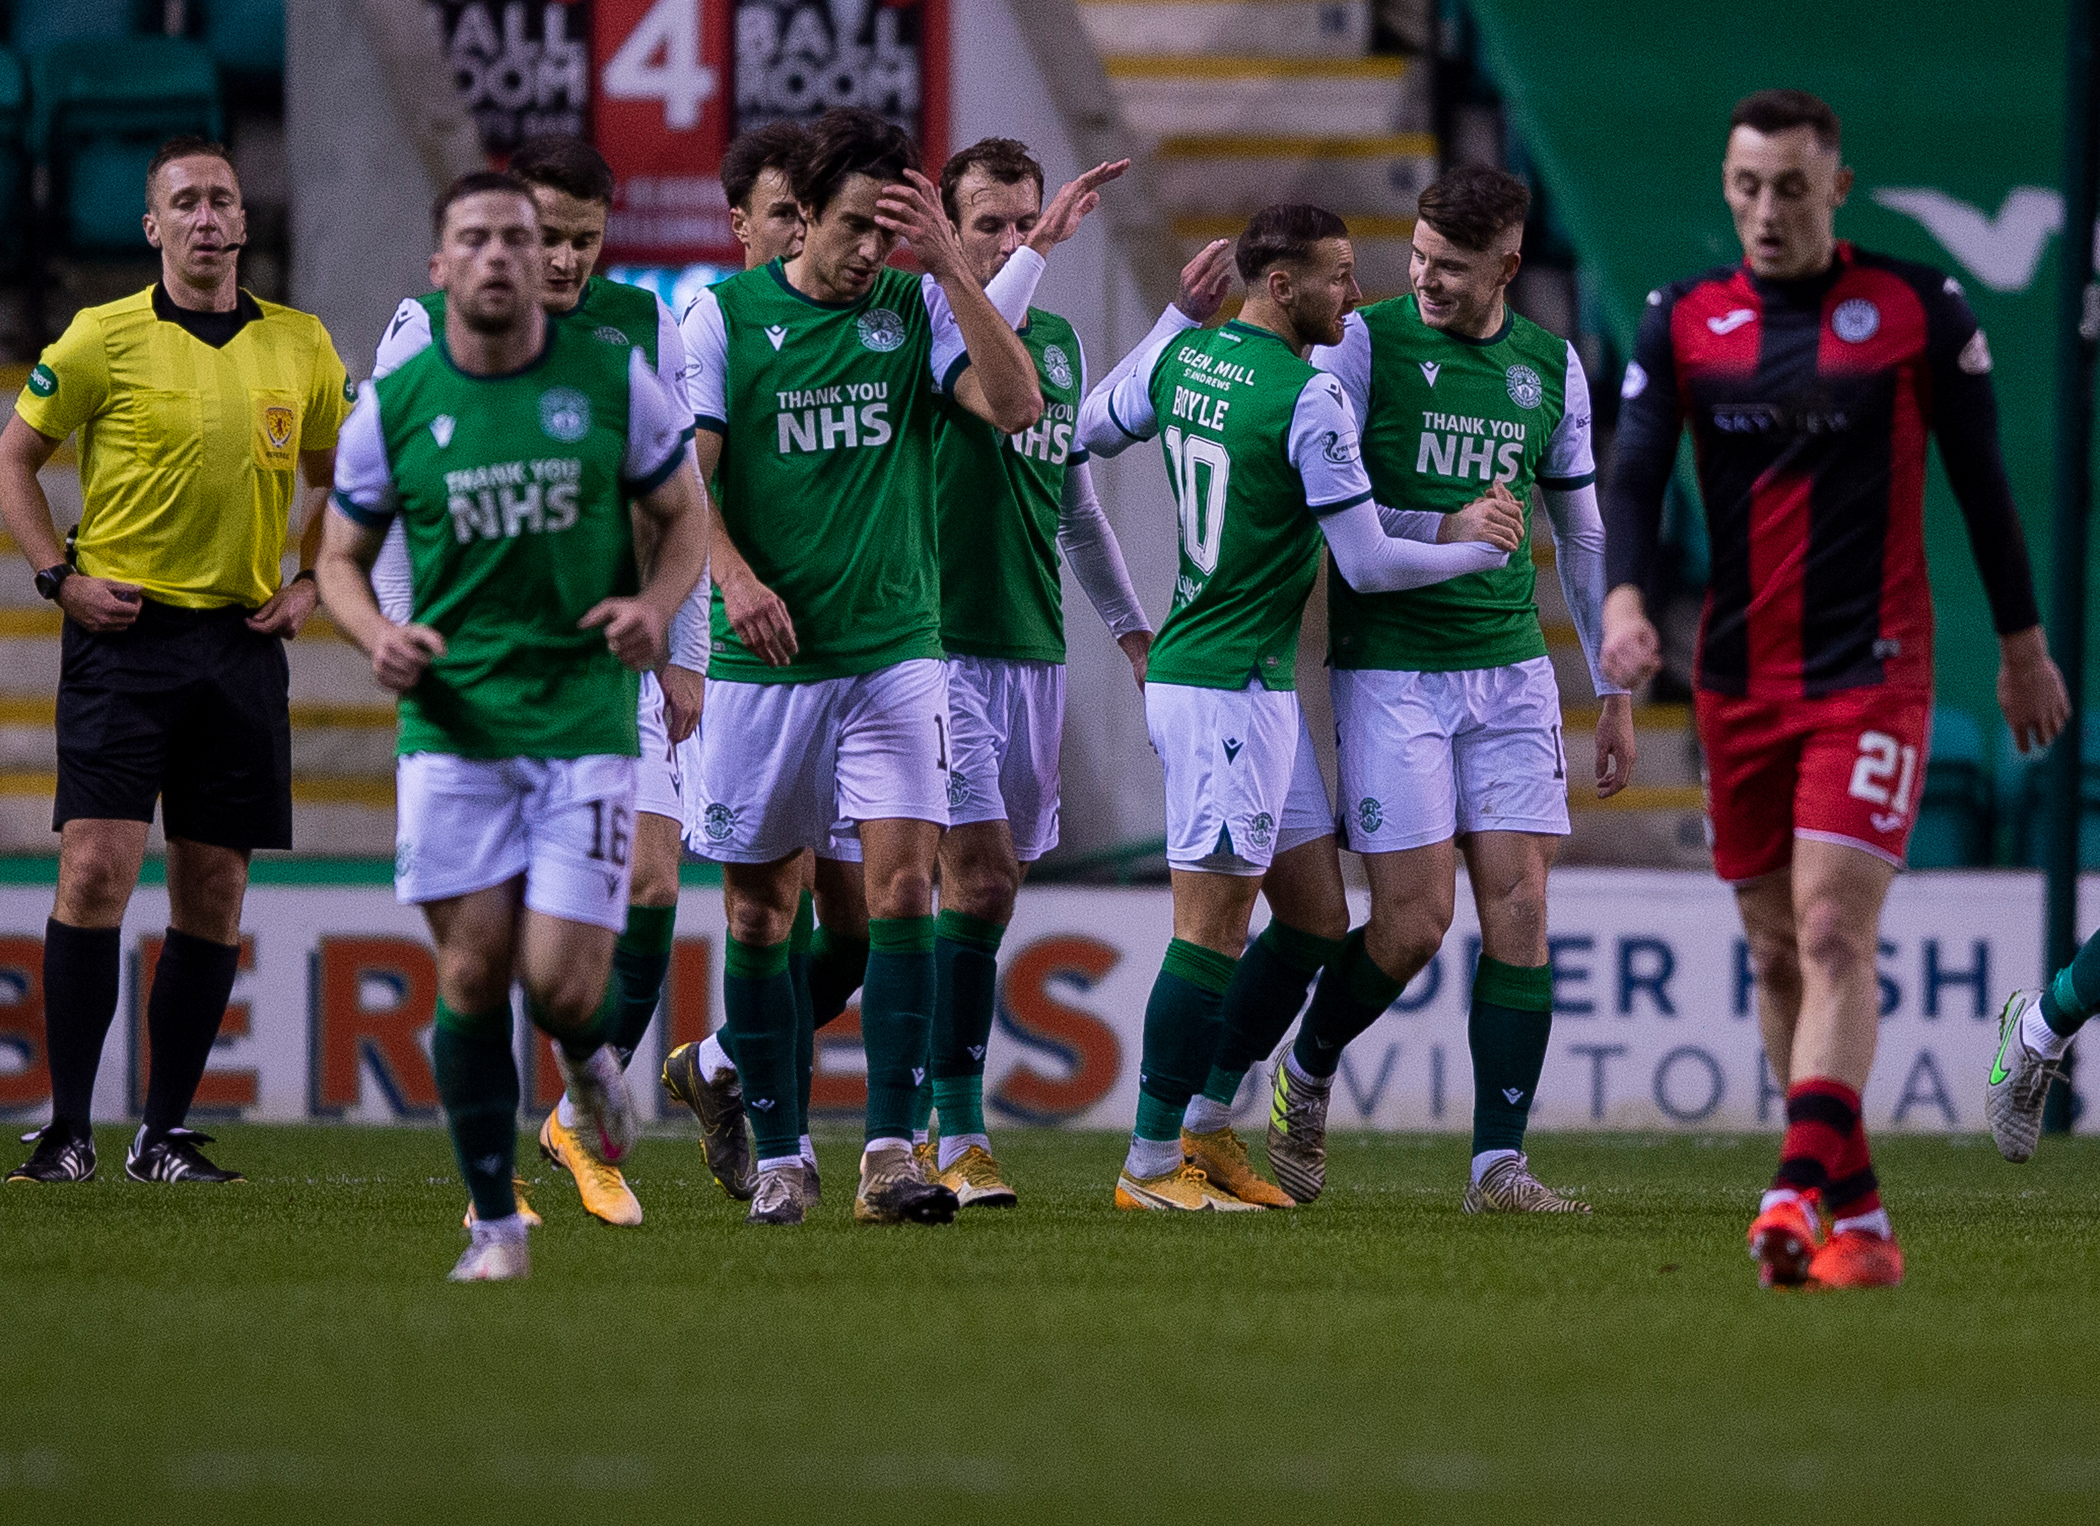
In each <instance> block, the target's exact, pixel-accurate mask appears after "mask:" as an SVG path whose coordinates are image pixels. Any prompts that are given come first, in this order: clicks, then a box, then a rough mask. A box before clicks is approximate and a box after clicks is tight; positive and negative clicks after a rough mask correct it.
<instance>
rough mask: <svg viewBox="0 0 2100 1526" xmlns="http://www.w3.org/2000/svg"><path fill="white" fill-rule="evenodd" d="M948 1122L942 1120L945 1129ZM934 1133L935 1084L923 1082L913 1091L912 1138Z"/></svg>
mask: <svg viewBox="0 0 2100 1526" xmlns="http://www.w3.org/2000/svg"><path fill="white" fill-rule="evenodd" d="M946 1122H947V1120H945V1119H943V1120H942V1125H943V1127H945V1126H946ZM932 1132H933V1083H932V1082H931V1081H921V1082H920V1083H919V1084H918V1085H917V1086H914V1087H913V1088H912V1089H911V1137H912V1138H913V1139H917V1138H918V1137H919V1136H920V1135H921V1134H930V1133H932Z"/></svg>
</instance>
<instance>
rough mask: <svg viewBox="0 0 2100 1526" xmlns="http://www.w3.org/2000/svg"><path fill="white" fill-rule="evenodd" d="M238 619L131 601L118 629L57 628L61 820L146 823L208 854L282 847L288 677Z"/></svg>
mask: <svg viewBox="0 0 2100 1526" xmlns="http://www.w3.org/2000/svg"><path fill="white" fill-rule="evenodd" d="M248 613H249V612H248V611H247V610H245V609H238V608H229V609H177V608H175V607H174V606H172V605H168V604H156V603H154V602H153V601H152V600H150V599H147V600H144V601H142V603H141V606H140V609H139V617H138V619H137V621H135V622H134V623H133V624H132V626H131V628H130V629H128V630H122V631H117V632H115V633H113V634H108V635H97V634H95V633H94V632H92V631H89V630H86V629H84V628H82V627H81V626H79V625H76V624H75V623H74V622H73V621H71V620H68V621H66V627H65V639H64V658H63V662H62V665H61V667H60V669H59V679H58V799H57V802H56V804H55V805H54V807H53V809H52V812H51V827H52V830H53V831H56V830H58V829H59V828H60V827H63V826H64V825H65V824H66V823H67V822H69V821H79V820H89V821H151V820H152V819H153V803H154V801H155V799H156V798H157V799H159V800H160V801H161V802H162V805H163V809H164V810H165V812H166V816H165V820H164V825H165V827H166V829H167V835H168V836H170V837H180V838H185V839H187V840H189V841H191V842H200V843H210V844H212V845H213V846H215V847H221V848H240V849H248V848H289V847H290V846H291V845H292V718H291V669H290V666H289V665H288V664H287V663H286V661H285V656H284V642H283V640H282V639H280V638H279V637H276V636H261V635H257V634H256V633H255V632H254V631H251V630H249V629H248V626H247V619H248Z"/></svg>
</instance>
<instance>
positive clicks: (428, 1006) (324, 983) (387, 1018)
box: [308, 938, 438, 1115]
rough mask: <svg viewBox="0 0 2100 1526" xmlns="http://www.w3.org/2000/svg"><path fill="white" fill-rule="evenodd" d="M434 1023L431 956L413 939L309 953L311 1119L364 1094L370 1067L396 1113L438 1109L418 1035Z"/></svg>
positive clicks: (353, 941) (325, 945) (326, 944)
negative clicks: (364, 1076)
mask: <svg viewBox="0 0 2100 1526" xmlns="http://www.w3.org/2000/svg"><path fill="white" fill-rule="evenodd" d="M436 1018H437V957H436V956H435V955H434V954H432V953H431V951H430V947H429V945H428V944H424V943H420V942H418V941H416V940H415V939H413V938H323V939H322V940H321V944H320V947H319V948H318V949H317V950H316V951H315V953H314V995H313V1020H312V1021H313V1038H312V1046H311V1049H310V1051H309V1053H310V1055H311V1058H310V1060H309V1061H308V1064H309V1066H310V1068H311V1077H310V1081H309V1089H310V1091H311V1094H312V1100H313V1110H314V1111H315V1112H316V1113H340V1112H342V1111H343V1110H344V1109H345V1108H351V1107H355V1106H357V1104H358V1102H359V1101H360V1100H361V1099H362V1097H363V1095H364V1091H363V1084H362V1080H361V1076H360V1072H361V1069H362V1067H363V1066H365V1065H369V1066H371V1068H372V1074H373V1075H374V1077H376V1078H377V1080H378V1082H379V1088H380V1090H381V1091H383V1092H385V1093H386V1099H387V1103H388V1105H389V1106H391V1107H392V1108H393V1110H394V1111H395V1112H397V1113H406V1114H415V1115H428V1114H431V1113H435V1112H436V1111H437V1109H438V1094H437V1078H436V1077H435V1076H433V1075H432V1074H431V1072H430V1060H429V1057H428V1056H427V1055H426V1054H425V1052H424V1049H423V1042H422V1035H423V1033H424V1031H425V1030H426V1029H428V1028H429V1027H430V1025H431V1024H432V1023H433V1022H434V1021H436Z"/></svg>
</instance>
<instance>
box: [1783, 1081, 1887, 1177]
mask: <svg viewBox="0 0 2100 1526" xmlns="http://www.w3.org/2000/svg"><path fill="white" fill-rule="evenodd" d="M1858 1133H1859V1093H1858V1092H1856V1091H1854V1090H1853V1089H1852V1088H1851V1087H1849V1086H1847V1085H1846V1084H1845V1083H1844V1082H1842V1081H1834V1080H1832V1079H1831V1078H1830V1077H1828V1076H1816V1077H1813V1078H1812V1079H1810V1080H1807V1081H1800V1082H1796V1083H1795V1084H1794V1085H1792V1086H1790V1087H1788V1088H1787V1092H1786V1138H1785V1139H1784V1140H1783V1141H1782V1142H1781V1144H1780V1146H1779V1174H1778V1175H1776V1176H1774V1177H1773V1178H1772V1185H1773V1186H1774V1187H1775V1188H1782V1189H1791V1190H1792V1191H1795V1192H1803V1193H1806V1192H1815V1193H1818V1194H1821V1195H1823V1196H1824V1197H1826V1198H1827V1197H1829V1195H1830V1194H1831V1193H1832V1192H1833V1191H1834V1190H1835V1189H1836V1186H1837V1184H1839V1183H1845V1184H1846V1185H1847V1186H1848V1188H1849V1187H1850V1182H1851V1172H1850V1171H1849V1169H1848V1167H1849V1166H1850V1163H1851V1159H1852V1157H1851V1156H1850V1155H1849V1154H1848V1153H1847V1152H1848V1151H1849V1150H1850V1148H1851V1142H1852V1137H1853V1136H1854V1135H1855V1134H1858ZM1859 1164H1860V1166H1861V1167H1865V1165H1866V1136H1865V1135H1864V1134H1860V1144H1859ZM1867 1190H1868V1191H1872V1190H1873V1172H1872V1171H1871V1170H1869V1171H1868V1172H1867Z"/></svg>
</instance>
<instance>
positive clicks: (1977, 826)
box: [1910, 707, 1991, 869]
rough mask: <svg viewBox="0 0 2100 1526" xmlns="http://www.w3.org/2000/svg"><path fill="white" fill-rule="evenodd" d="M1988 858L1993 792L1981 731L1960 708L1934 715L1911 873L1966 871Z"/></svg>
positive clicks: (1939, 711) (1912, 844) (1911, 851)
mask: <svg viewBox="0 0 2100 1526" xmlns="http://www.w3.org/2000/svg"><path fill="white" fill-rule="evenodd" d="M1990 860H1991V791H1990V779H1989V774H1988V771H1987V769H1986V767H1985V758H1984V745H1983V731H1982V729H1981V728H1980V727H1979V726H1978V725H1977V724H1976V722H1975V720H1974V719H1973V718H1972V717H1970V716H1969V715H1967V714H1966V713H1964V712H1963V711H1960V710H1949V709H1946V708H1945V707H1939V708H1936V709H1935V710H1934V711H1933V714H1932V756H1931V759H1930V761H1929V762H1928V763H1927V764H1926V768H1925V788H1924V790H1923V792H1922V793H1921V795H1920V796H1919V800H1918V820H1917V824H1916V828H1915V830H1914V831H1913V832H1912V834H1911V840H1910V864H1911V867H1912V868H1914V869H1966V868H1974V867H1976V866H1979V865H1983V864H1988V863H1989V862H1990Z"/></svg>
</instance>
